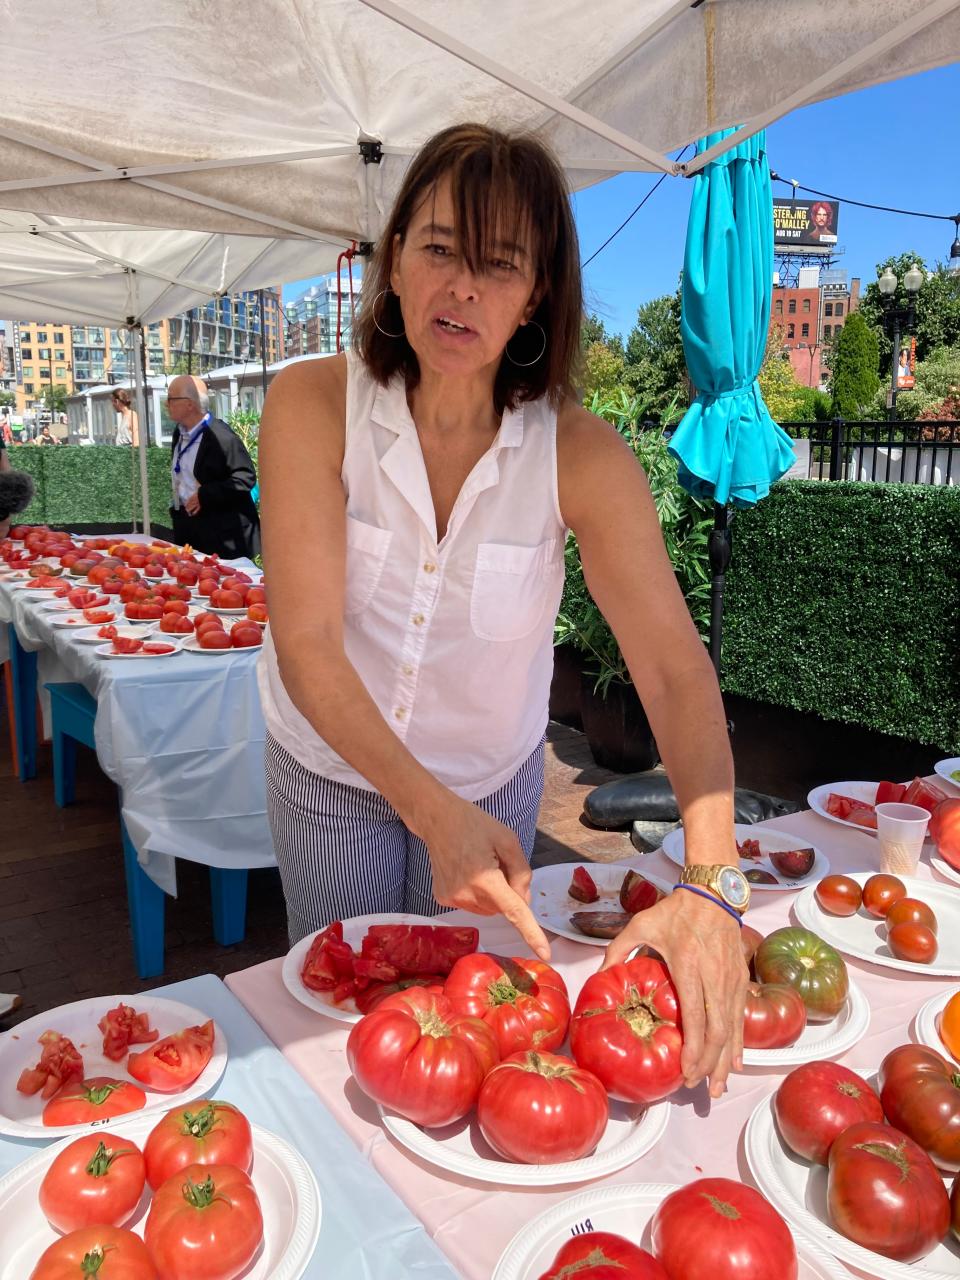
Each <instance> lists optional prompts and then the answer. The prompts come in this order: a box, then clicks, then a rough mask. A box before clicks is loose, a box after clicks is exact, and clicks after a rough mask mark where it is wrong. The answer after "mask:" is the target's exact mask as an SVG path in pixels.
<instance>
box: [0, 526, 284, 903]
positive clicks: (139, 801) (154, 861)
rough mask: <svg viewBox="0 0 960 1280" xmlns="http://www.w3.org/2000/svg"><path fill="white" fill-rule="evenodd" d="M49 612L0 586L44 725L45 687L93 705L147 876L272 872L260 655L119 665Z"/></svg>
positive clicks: (1, 607)
mask: <svg viewBox="0 0 960 1280" xmlns="http://www.w3.org/2000/svg"><path fill="white" fill-rule="evenodd" d="M123 536H125V537H127V538H131V535H129V534H127V535H123ZM131 540H132V539H131ZM228 563H233V564H236V565H237V566H238V567H240V566H242V565H245V566H247V567H253V566H251V565H250V563H249V561H230V562H228ZM43 604H44V601H43V600H36V599H28V598H27V593H26V592H25V591H23V590H21V589H18V588H15V587H14V586H13V585H12V584H11V583H9V582H0V623H5V622H10V621H12V622H13V624H14V626H15V627H16V630H17V635H18V636H19V639H20V643H21V644H22V645H23V647H24V648H25V649H31V650H37V651H38V674H37V683H38V686H39V687H40V689H41V703H42V704H44V716H45V723H46V722H47V709H48V704H49V699H48V698H45V697H44V696H43V685H44V684H45V683H47V682H53V681H71V680H72V681H76V682H77V683H79V684H82V685H83V686H84V688H85V689H87V690H88V691H89V692H90V694H91V695H92V696H93V697H95V698H96V700H97V718H96V722H95V726H94V732H95V736H96V744H97V756H98V757H99V760H100V765H101V767H102V768H103V770H104V772H105V773H106V774H107V776H108V777H110V778H112V779H113V781H114V782H115V783H116V784H117V786H118V787H119V788H120V789H121V793H122V801H121V804H122V811H123V819H124V822H125V823H126V826H127V831H128V832H129V834H130V838H131V840H132V841H133V843H134V844H135V846H136V848H137V853H138V856H139V860H140V863H141V865H142V866H143V868H144V870H145V871H146V872H147V874H148V875H149V876H150V878H151V879H152V880H154V881H155V882H156V883H157V884H158V885H160V887H161V888H162V889H164V890H165V891H166V892H167V893H170V894H175V893H176V863H175V861H174V859H175V858H189V859H190V860H191V861H193V862H202V863H205V864H206V865H208V866H212V867H228V868H237V867H268V866H273V865H274V863H275V858H274V853H273V844H272V841H271V839H270V829H269V826H268V824H267V817H266V793H265V787H264V771H263V743H264V736H265V729H264V723H263V715H262V714H261V711H260V699H259V695H258V693H257V680H256V662H257V654H258V653H259V650H247V651H241V650H233V651H231V652H230V653H229V654H224V655H223V656H212V655H206V654H204V655H201V656H197V655H195V654H189V653H185V652H183V653H178V654H176V655H175V656H174V657H172V658H166V659H161V658H158V659H156V660H155V661H151V662H147V661H142V662H132V661H126V662H125V661H123V660H119V659H118V660H114V661H111V660H108V659H104V658H101V657H99V656H98V655H97V654H96V652H95V646H93V645H85V644H80V643H78V642H77V641H76V640H75V639H74V638H73V632H72V630H71V629H70V628H56V627H54V626H53V625H52V622H51V618H52V615H51V613H50V612H48V611H47V610H45V609H44V608H43ZM48 727H49V726H48Z"/></svg>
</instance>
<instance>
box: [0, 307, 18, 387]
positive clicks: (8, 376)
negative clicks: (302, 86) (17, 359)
mask: <svg viewBox="0 0 960 1280" xmlns="http://www.w3.org/2000/svg"><path fill="white" fill-rule="evenodd" d="M16 385H17V378H16V374H15V372H14V366H13V321H12V320H0V391H13V389H14V387H16Z"/></svg>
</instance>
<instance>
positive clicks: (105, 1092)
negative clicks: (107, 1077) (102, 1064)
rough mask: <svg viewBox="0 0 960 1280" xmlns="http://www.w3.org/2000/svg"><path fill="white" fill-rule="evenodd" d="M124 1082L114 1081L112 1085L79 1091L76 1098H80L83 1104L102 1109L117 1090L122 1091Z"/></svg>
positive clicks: (101, 1085) (102, 1085)
mask: <svg viewBox="0 0 960 1280" xmlns="http://www.w3.org/2000/svg"><path fill="white" fill-rule="evenodd" d="M123 1087H124V1082H123V1081H122V1080H114V1081H113V1083H112V1084H100V1085H96V1086H95V1087H93V1088H89V1087H88V1088H86V1089H81V1091H80V1092H79V1093H78V1094H77V1098H78V1099H79V1098H82V1099H83V1100H84V1101H85V1102H89V1103H90V1104H91V1105H92V1106H94V1107H102V1106H103V1104H104V1103H105V1102H106V1100H107V1099H108V1098H109V1097H110V1095H111V1093H114V1092H115V1091H116V1090H117V1089H122V1088H123Z"/></svg>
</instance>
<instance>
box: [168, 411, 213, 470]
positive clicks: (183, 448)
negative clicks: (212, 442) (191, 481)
mask: <svg viewBox="0 0 960 1280" xmlns="http://www.w3.org/2000/svg"><path fill="white" fill-rule="evenodd" d="M209 425H210V422H209V419H208V420H207V421H206V422H204V423H202V424H201V426H200V427H198V428H197V431H196V432H195V434H194V435H192V436H191V437H190V439H189V440H188V441H187V443H186V444H184V443H183V440H182V439H181V440H180V442H179V443H178V445H177V457H176V460H175V462H174V464H173V473H174V475H177V476H178V475H179V474H180V459H181V458H182V457H183V455H184V454H185V453H189V452H190V450H191V449H192V448H193V446H194V445H195V444H196V443H197V441H198V440H199V439H200V437H201V436H202V435H203V433H204V432H205V431H206V429H207V427H209Z"/></svg>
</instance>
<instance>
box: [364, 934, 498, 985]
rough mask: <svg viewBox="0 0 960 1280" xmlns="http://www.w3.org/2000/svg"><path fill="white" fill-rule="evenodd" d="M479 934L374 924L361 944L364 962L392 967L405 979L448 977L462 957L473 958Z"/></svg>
mask: <svg viewBox="0 0 960 1280" xmlns="http://www.w3.org/2000/svg"><path fill="white" fill-rule="evenodd" d="M479 942H480V934H479V932H478V931H477V930H476V929H473V928H470V927H459V928H458V927H454V926H451V925H444V924H435V925H430V924H412V925H411V924H375V925H371V926H370V928H369V929H368V930H367V932H366V935H365V937H364V939H363V942H362V943H361V944H360V954H361V956H363V957H364V958H365V959H371V960H372V959H376V960H381V961H383V962H384V963H386V964H389V965H392V966H393V968H394V969H396V970H397V974H398V975H399V976H402V977H412V976H413V975H415V974H419V973H449V972H450V970H451V969H452V968H453V966H454V965H455V964H456V962H457V961H458V960H459V959H460V957H461V956H468V955H472V954H473V952H475V951H476V949H477V946H478V945H479Z"/></svg>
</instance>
